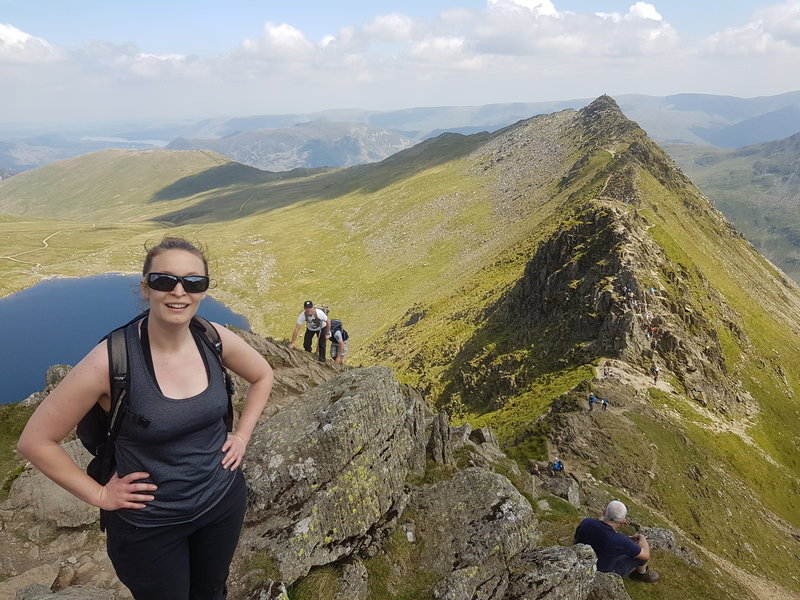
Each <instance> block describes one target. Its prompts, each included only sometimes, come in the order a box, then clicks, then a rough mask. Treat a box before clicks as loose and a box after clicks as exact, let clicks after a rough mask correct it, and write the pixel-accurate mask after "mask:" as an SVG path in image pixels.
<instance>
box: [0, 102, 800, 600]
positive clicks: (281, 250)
mask: <svg viewBox="0 0 800 600" xmlns="http://www.w3.org/2000/svg"><path fill="white" fill-rule="evenodd" d="M148 154H149V153H148ZM204 156H205V158H203V157H202V156H200V157H198V156H196V153H188V154H184V153H169V152H164V153H163V161H162V154H161V153H155V154H153V155H152V156H146V157H143V160H144V159H146V160H147V161H148V162H138V163H137V164H138V170H137V168H134V167H133V166H131V167H130V169H128V168H125V166H124V165H127V164H128V162H127V161H126V160H125V158H124V157H122V156H119V155H116V154H109V155H105V154H101V155H97V156H94V157H93V158H92V160H93V161H94V162H93V163H92V165H93V166H92V169H90V170H89V171H88V175H87V171H82V170H81V169H80V168H79V167H81V166H83V165H82V164H81V163H77V162H76V163H72V164H66V165H63V169H64V172H65V173H67V172H68V173H69V174H70V176H69V177H66V175H64V176H63V177H62V178H61V179H60V180H59V184H58V185H54V184H53V181H54V179H53V173H55V172H54V171H49V172H44V170H40V171H34V172H31V173H29V174H27V175H28V177H29V179H28V180H26V181H23V184H25V186H24V189H23V188H15V187H11V188H10V187H8V186H6V185H3V186H0V212H4V213H8V214H15V215H17V216H14V217H4V218H3V227H4V228H5V230H6V231H8V232H9V233H8V235H7V236H6V237H5V238H4V241H3V246H2V248H0V255H2V256H3V257H4V260H3V261H0V273H2V274H3V275H6V276H5V277H2V278H0V281H2V284H1V285H2V286H3V288H2V290H0V291H2V292H3V293H9V292H11V291H13V290H14V289H18V288H19V287H21V286H22V285H25V284H27V283H32V282H33V281H35V280H36V279H38V278H41V277H45V276H53V275H81V274H87V273H91V272H102V271H107V270H121V271H134V270H138V268H139V260H140V258H141V255H142V246H143V244H144V243H146V242H147V241H154V240H157V239H158V238H159V237H160V236H161V235H163V234H164V233H166V232H169V233H176V234H179V235H185V236H188V237H195V238H198V239H200V240H203V241H205V242H206V243H207V244H208V245H209V248H210V250H211V258H212V270H213V276H214V278H215V279H216V281H217V287H216V288H215V289H214V290H212V291H213V293H214V295H215V296H216V297H218V298H219V299H221V300H223V301H224V302H226V303H227V304H228V305H229V306H231V308H233V309H234V310H237V311H239V312H242V313H243V314H245V315H246V316H247V317H248V318H249V319H250V321H251V323H252V325H253V327H254V329H255V330H256V331H258V332H259V333H262V334H268V335H271V336H274V337H277V338H281V337H283V336H288V335H289V333H290V332H291V329H292V328H293V323H294V318H295V317H296V315H297V314H298V312H299V311H300V310H301V303H302V301H303V300H305V299H306V298H309V297H310V298H313V299H314V300H315V301H317V302H318V303H324V304H329V305H331V307H332V311H333V312H332V315H333V316H335V317H339V318H342V319H343V320H344V321H345V325H346V327H347V329H348V330H349V331H350V333H351V348H352V355H353V356H352V361H351V362H354V363H358V362H361V363H365V364H373V363H375V362H380V363H384V364H389V365H391V366H393V367H394V368H395V369H396V371H397V372H398V373H399V375H400V377H401V378H402V379H403V380H404V381H406V382H408V383H413V384H415V385H417V386H419V387H420V388H421V389H423V390H424V391H425V392H426V394H427V396H428V398H429V400H430V401H431V403H433V404H436V405H438V406H439V407H445V408H447V409H448V410H449V411H450V413H451V414H453V415H454V416H455V417H456V418H457V419H460V420H463V421H466V420H469V421H471V422H473V423H474V424H475V425H491V426H492V427H493V428H494V429H495V431H496V432H497V433H498V435H499V437H500V439H501V440H502V441H503V443H504V445H505V446H506V447H507V451H508V453H509V454H510V455H511V456H513V457H514V458H516V459H518V460H519V461H520V463H521V464H523V465H524V464H525V463H526V461H527V459H529V458H543V457H546V456H548V455H550V456H552V455H553V454H554V453H558V454H559V455H560V456H561V457H562V458H564V459H566V461H567V464H568V468H569V470H570V471H571V472H572V473H573V474H575V476H576V477H579V478H580V479H581V480H582V481H583V482H584V484H585V485H586V486H587V487H589V488H596V489H597V490H598V492H597V493H598V494H600V492H601V491H602V492H604V493H607V494H612V495H614V496H617V497H622V498H623V499H625V500H626V501H627V502H628V503H629V504H630V505H631V507H632V509H633V510H634V511H635V513H636V515H637V519H638V521H639V522H640V523H641V524H644V525H660V526H665V527H668V528H669V529H672V530H673V531H676V532H677V533H678V535H679V537H680V539H681V542H682V543H685V544H689V545H691V546H692V547H693V548H694V549H695V550H696V552H697V553H698V554H699V555H700V558H701V560H702V561H703V563H704V565H706V567H707V568H706V569H703V570H698V572H697V573H695V574H694V575H693V576H696V578H697V586H695V587H694V588H692V589H690V590H687V589H686V587H685V586H684V585H682V584H681V583H680V579H681V573H680V572H672V573H671V574H670V575H669V576H668V577H665V580H664V581H663V582H662V583H661V584H659V592H658V593H659V594H661V596H659V597H663V598H678V597H680V598H683V599H686V598H706V597H709V593H708V590H709V589H712V590H716V593H717V595H716V596H715V597H720V598H742V599H744V598H750V597H752V594H753V593H754V592H753V590H752V588H745V587H741V586H740V587H741V592H740V593H737V592H736V591H731V589H730V588H731V586H730V585H729V582H727V583H725V584H724V585H722V584H719V583H717V582H716V579H718V577H719V576H720V574H722V575H724V574H725V569H726V568H727V567H725V565H729V566H730V568H731V569H735V570H736V572H737V573H738V574H739V575H738V577H740V578H741V579H737V581H739V582H741V581H744V580H745V579H746V580H747V581H756V582H758V581H760V580H761V579H764V580H766V583H765V585H767V584H769V585H777V586H780V588H781V589H783V590H787V591H785V593H784V592H781V593H782V594H784V595H783V596H782V597H792V594H795V597H796V595H797V593H798V592H800V580H798V576H797V570H796V569H795V568H794V565H795V564H796V560H797V558H798V557H799V556H800V536H799V535H798V532H800V517H799V516H798V515H800V493H798V492H800V459H798V456H797V447H798V442H800V439H799V438H798V435H797V431H800V405H798V400H797V398H798V393H800V364H798V361H796V360H795V359H794V357H796V356H797V354H798V350H800V328H798V326H797V323H798V322H800V291H799V290H798V288H797V286H796V285H795V284H794V283H792V282H791V281H790V280H789V279H787V278H786V277H785V276H784V274H783V273H781V272H780V271H778V270H777V269H776V268H775V267H774V266H773V265H772V264H770V263H769V262H768V261H766V260H764V259H763V258H762V257H761V256H760V255H759V254H758V253H756V252H755V251H754V250H753V248H752V247H751V246H750V245H749V244H748V243H747V242H746V241H745V240H744V239H743V238H742V237H741V236H740V235H739V234H738V232H736V230H734V229H733V227H732V226H731V225H730V224H729V223H728V222H727V221H725V219H724V218H723V217H722V216H721V214H720V213H718V212H717V211H716V210H715V209H714V208H713V207H712V206H711V205H710V204H709V203H708V202H707V201H706V200H705V198H704V197H703V196H702V195H701V194H700V193H699V192H698V191H697V190H696V189H695V188H693V187H692V186H691V183H690V182H689V180H688V179H686V177H685V176H684V175H683V174H682V173H681V172H680V171H679V170H678V169H677V168H675V166H674V164H673V163H672V162H671V160H670V159H669V158H668V157H667V156H666V155H665V154H664V153H663V152H662V151H661V150H660V148H658V147H657V146H656V145H655V144H653V143H652V142H651V141H650V140H649V139H648V138H647V136H646V135H645V134H644V132H643V131H642V130H641V129H640V128H639V127H638V126H636V124H635V123H633V122H631V121H629V120H627V119H626V118H625V116H624V115H623V114H622V113H621V112H620V111H619V109H618V108H617V106H616V104H615V103H614V102H613V101H612V100H611V99H609V98H605V97H603V98H601V99H598V100H597V101H595V102H594V103H592V104H591V105H590V106H588V107H587V108H585V109H582V110H581V111H577V112H576V111H572V110H569V111H564V112H561V113H556V114H554V115H546V116H540V117H536V118H534V119H530V120H528V121H524V122H520V123H518V124H517V125H514V126H512V127H509V128H506V129H504V130H501V131H499V132H496V133H493V134H478V135H474V136H460V135H454V134H450V135H444V136H441V137H440V138H437V139H435V140H429V141H427V142H425V143H423V144H420V145H418V146H415V147H414V148H411V149H409V150H407V151H404V152H401V153H399V154H397V155H395V156H392V157H390V158H389V159H386V160H385V161H383V162H381V163H378V164H375V165H365V166H360V167H354V168H350V169H344V170H338V171H318V172H313V173H304V172H297V173H292V174H288V175H287V174H268V173H264V174H260V173H252V172H251V171H242V172H241V173H238V172H237V171H236V170H235V169H237V167H236V166H235V165H232V164H231V163H227V162H224V161H222V162H220V161H219V160H218V157H208V156H207V155H204ZM139 158H140V157H136V158H135V159H134V162H136V161H138V160H139ZM171 160H176V161H179V162H180V161H182V160H185V161H187V162H186V164H185V165H184V166H182V167H180V169H182V170H180V174H181V175H175V173H173V174H171V175H170V169H168V168H166V167H165V169H164V172H163V174H160V175H159V176H158V177H157V178H156V177H151V173H152V172H153V171H154V170H155V172H159V173H160V171H159V170H158V168H156V167H155V166H154V165H159V164H161V163H162V162H163V164H164V165H168V164H169V161H171ZM206 160H208V161H210V162H208V163H206V162H204V161H206ZM106 161H108V162H107V163H106ZM196 161H199V162H196ZM212 163H213V164H212ZM103 164H107V165H109V168H112V169H113V170H112V172H113V173H114V175H113V176H110V175H108V172H107V171H104V167H102V165H103ZM181 164H182V163H181ZM97 165H101V166H100V167H98V166H97ZM143 165H147V167H146V168H144V170H142V168H143V167H142V166H143ZM81 173H83V175H81ZM142 173H144V175H142ZM237 173H238V174H237ZM220 174H224V175H225V176H224V177H221V176H220ZM239 175H243V178H241V179H240V178H239ZM112 179H113V186H112V185H111V183H110V182H111V180H112ZM23 184H15V185H23ZM28 186H30V189H32V190H35V191H33V192H31V191H27V190H28ZM112 188H113V189H112ZM57 189H58V190H60V193H57V192H56V190H57ZM37 190H38V191H37ZM115 190H116V191H115ZM118 190H128V192H127V193H126V195H125V199H126V204H125V208H122V207H119V208H117V210H113V209H112V207H110V206H108V202H109V196H108V194H109V193H111V192H112V191H113V192H114V193H117V191H118ZM39 192H41V194H42V195H41V197H40V198H38V199H37V201H36V202H33V198H34V196H35V195H36V194H37V193H39ZM45 192H47V193H45ZM82 196H85V202H81V203H80V205H79V204H78V203H77V200H76V199H77V198H80V197H82ZM61 198H71V199H72V201H71V202H70V203H69V206H65V205H64V203H63V202H62V200H61ZM19 215H23V217H22V218H21V217H20V216H19ZM33 216H37V217H38V220H37V219H34V218H32V217H33ZM56 217H58V218H59V219H61V218H63V219H64V220H57V221H56V220H53V219H54V218H56ZM46 219H47V220H46ZM148 219H149V220H148ZM654 342H657V343H654ZM606 364H610V365H612V367H611V368H612V371H613V373H614V375H613V376H612V377H609V378H606V379H602V378H598V377H597V376H596V371H597V369H598V367H602V366H604V365H606ZM653 364H658V365H660V366H661V368H662V379H661V380H660V381H658V382H653V380H652V378H651V377H650V376H649V369H650V367H651V366H652V365H653ZM590 389H594V390H596V391H597V392H598V393H601V394H603V395H606V396H608V397H609V399H610V400H611V407H612V408H611V410H610V411H609V412H607V413H602V414H600V413H592V414H589V413H587V412H586V411H585V409H584V403H585V396H586V393H588V391H589V390H590ZM580 516H581V515H579V514H575V515H572V516H570V517H569V518H567V519H566V521H565V522H566V523H567V525H568V527H571V526H572V525H574V521H575V520H577V519H579V517H580ZM570 519H572V521H570ZM753 521H757V523H755V524H754V523H753ZM663 560H664V561H665V564H669V562H668V560H669V559H667V558H664V559H663ZM672 568H673V569H675V571H678V570H679V568H680V567H678V566H673V567H672ZM756 587H758V586H756ZM733 589H734V590H736V586H733ZM631 594H632V595H634V596H635V597H640V596H636V590H635V589H632V590H631Z"/></svg>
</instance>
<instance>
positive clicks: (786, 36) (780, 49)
mask: <svg viewBox="0 0 800 600" xmlns="http://www.w3.org/2000/svg"><path fill="white" fill-rule="evenodd" d="M706 49H707V50H709V51H713V52H718V53H721V54H731V55H742V54H750V53H753V52H755V53H759V54H768V53H776V54H786V53H790V54H796V53H797V52H798V51H800V0H790V1H788V2H784V3H783V4H776V5H774V6H770V7H767V8H762V9H760V10H757V11H756V12H755V13H753V17H752V19H751V20H750V21H749V22H748V23H746V24H744V25H743V26H741V27H731V28H729V29H726V30H725V31H722V32H720V33H717V34H715V35H712V36H710V37H709V38H708V40H707V42H706Z"/></svg>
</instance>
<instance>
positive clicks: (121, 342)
mask: <svg viewBox="0 0 800 600" xmlns="http://www.w3.org/2000/svg"><path fill="white" fill-rule="evenodd" d="M135 322H136V319H134V320H133V321H131V323H135ZM129 325H130V323H129ZM126 328H127V325H126V326H123V327H120V328H118V329H115V330H114V331H112V332H111V333H109V334H108V335H107V336H106V348H107V350H108V380H109V383H110V386H111V390H110V391H111V410H109V412H108V427H107V429H106V441H105V445H104V449H103V457H102V463H101V477H102V481H108V480H109V479H110V477H111V469H112V462H113V460H114V450H113V446H114V440H115V439H116V438H117V434H118V433H119V428H120V425H121V424H122V416H123V415H124V414H125V407H126V406H127V403H128V388H129V387H130V377H129V374H128V345H127V342H126V340H125V330H126Z"/></svg>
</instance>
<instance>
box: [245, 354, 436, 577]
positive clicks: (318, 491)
mask: <svg viewBox="0 0 800 600" xmlns="http://www.w3.org/2000/svg"><path fill="white" fill-rule="evenodd" d="M430 419H431V415H430V414H429V413H428V411H427V409H426V406H425V404H424V402H423V401H422V398H421V397H420V396H419V394H417V393H416V392H413V391H412V390H411V389H408V388H403V387H401V386H400V385H399V384H398V383H397V381H396V380H395V379H394V377H393V376H392V375H391V372H390V371H389V370H388V369H385V368H380V367H374V368H369V369H359V370H354V371H349V372H347V373H344V374H342V375H340V376H339V377H337V378H335V379H333V380H332V381H330V382H328V383H326V384H324V385H321V386H319V387H318V388H316V389H313V390H311V391H310V392H308V393H306V394H305V395H304V396H303V398H302V399H301V400H300V401H298V402H296V403H294V404H292V405H291V406H288V407H287V408H286V409H284V410H282V411H280V412H279V413H277V414H276V415H275V416H274V417H272V418H271V419H268V420H266V421H265V422H262V423H261V424H260V425H259V427H258V428H257V429H256V431H255V432H254V434H253V437H252V439H251V442H250V447H249V449H248V459H247V462H246V466H245V474H246V476H247V479H248V483H249V486H250V495H249V510H248V514H247V518H246V521H247V525H248V531H249V532H248V533H246V534H245V540H246V543H247V544H248V545H249V546H250V548H251V550H253V551H257V552H262V551H263V552H265V553H266V554H267V555H268V556H270V557H271V558H272V559H273V560H274V563H275V565H276V568H277V571H278V573H279V576H280V578H281V579H283V580H289V581H292V580H295V579H297V578H298V577H301V576H303V575H305V574H306V573H307V572H308V571H309V569H310V568H311V567H313V566H315V565H323V564H327V563H330V562H333V561H335V560H336V559H338V558H340V557H343V556H348V555H351V554H353V553H355V552H357V551H360V550H364V549H366V548H367V547H368V546H369V545H370V544H372V543H373V542H375V541H377V538H379V532H380V530H381V529H382V528H383V527H384V526H386V525H387V524H388V523H390V522H391V521H392V520H393V519H395V518H396V517H397V515H398V514H400V513H401V512H402V510H403V507H404V506H405V504H406V503H407V502H408V489H407V486H406V478H407V476H408V475H409V474H410V473H413V472H421V471H422V470H423V468H424V457H425V446H426V441H427V439H426V431H425V427H426V424H427V422H429V421H430Z"/></svg>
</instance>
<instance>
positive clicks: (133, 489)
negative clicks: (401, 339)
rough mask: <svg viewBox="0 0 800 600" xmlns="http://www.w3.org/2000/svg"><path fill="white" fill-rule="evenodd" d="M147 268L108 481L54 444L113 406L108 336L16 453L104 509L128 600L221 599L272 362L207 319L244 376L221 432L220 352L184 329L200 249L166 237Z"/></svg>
mask: <svg viewBox="0 0 800 600" xmlns="http://www.w3.org/2000/svg"><path fill="white" fill-rule="evenodd" d="M143 275H144V278H143V280H142V284H141V289H142V295H143V296H144V298H145V300H147V301H148V303H149V306H150V311H149V315H148V316H147V318H145V319H144V320H142V321H137V322H135V323H133V324H131V325H129V326H128V327H126V329H125V336H126V342H127V343H126V347H127V356H128V362H129V369H128V374H129V377H130V382H129V384H128V386H129V388H128V389H129V393H128V394H127V406H126V411H125V415H124V417H123V418H122V421H121V425H120V429H119V433H118V435H117V436H116V438H115V439H114V458H115V460H116V467H115V469H114V472H113V473H112V474H111V476H110V479H109V480H108V482H107V483H105V485H101V484H100V483H98V482H97V481H95V479H93V478H91V477H90V476H89V475H87V474H86V473H85V472H84V471H83V470H82V469H81V468H80V467H78V465H77V464H75V463H74V462H73V461H72V459H71V458H70V457H69V455H68V454H67V453H66V452H65V451H64V449H63V448H62V447H61V446H60V445H59V442H61V440H63V439H64V438H65V437H66V436H67V434H69V432H70V431H71V430H72V429H74V428H75V426H76V424H77V423H78V422H79V421H81V419H82V418H83V417H84V415H86V414H87V413H88V412H89V411H90V410H91V409H92V408H93V406H94V405H95V404H96V403H99V404H100V405H101V406H102V407H103V408H104V410H106V411H108V410H109V407H110V395H111V387H112V386H111V382H110V381H109V380H110V376H109V353H108V351H107V348H106V344H105V343H101V344H99V345H98V346H96V347H95V348H94V349H93V350H92V351H91V352H90V353H89V354H88V355H87V356H86V357H85V358H84V359H83V360H81V361H80V362H79V363H78V364H77V365H76V366H75V368H74V369H72V371H70V373H69V374H68V375H67V376H66V377H65V378H64V380H63V381H62V382H61V384H59V385H58V387H56V388H55V389H54V390H53V391H52V392H51V393H50V394H49V395H48V397H47V398H46V399H45V400H44V401H43V402H42V404H41V405H40V406H39V408H38V409H37V410H36V412H35V413H34V414H33V416H32V417H31V419H30V420H29V422H28V424H27V425H26V427H25V430H24V431H23V432H22V435H21V436H20V439H19V443H18V449H19V451H20V452H21V453H22V454H23V455H25V456H26V457H27V458H28V460H30V461H31V462H32V463H33V464H34V465H35V466H36V467H37V468H38V469H39V470H41V471H42V472H43V473H44V474H45V475H46V476H47V477H49V478H50V479H52V480H53V481H54V482H56V483H57V484H58V485H60V486H61V487H63V488H65V489H66V490H67V491H69V492H71V493H72V494H74V495H75V496H76V497H78V498H80V499H81V500H83V501H84V502H87V503H89V504H92V505H94V506H97V507H99V508H100V509H101V510H102V511H103V516H104V517H105V519H104V521H105V526H106V530H107V547H108V554H109V557H110V558H111V562H112V563H113V565H114V568H115V570H116V572H117V576H118V577H119V579H120V580H121V581H122V583H124V584H125V585H126V586H128V588H129V589H130V590H131V592H132V594H133V596H134V598H136V599H137V600H176V599H177V600H189V599H190V598H191V599H192V600H195V599H198V600H199V599H204V600H205V599H207V600H219V599H222V598H225V597H226V594H227V590H226V580H227V577H228V571H229V569H230V563H231V560H232V558H233V553H234V550H235V549H236V545H237V543H238V539H239V533H240V531H241V526H242V522H243V518H244V511H245V506H246V486H245V482H244V478H243V475H242V472H241V470H240V469H239V466H240V465H241V462H242V458H243V456H244V453H245V451H246V449H247V444H248V442H249V440H250V436H251V434H252V433H253V428H254V427H255V425H256V422H257V421H258V418H259V416H260V415H261V413H262V411H263V409H264V407H265V405H266V403H267V401H268V399H269V395H270V391H271V390H272V383H273V373H272V368H271V367H270V366H269V364H268V363H267V362H266V360H264V358H263V357H262V356H261V355H260V354H259V353H258V352H257V351H255V350H254V349H253V348H251V347H250V346H249V345H248V344H247V343H246V342H244V340H242V339H241V338H240V337H239V336H237V335H236V334H234V333H233V332H231V331H229V330H228V329H226V328H225V327H222V326H221V325H217V324H212V326H213V327H214V329H216V330H217V331H218V333H219V338H220V340H221V342H222V349H221V358H222V363H223V364H224V366H226V367H228V368H230V369H231V370H232V371H234V372H235V373H237V374H238V375H239V376H240V377H242V378H243V379H245V380H246V381H248V382H249V383H250V387H249V389H248V391H247V394H246V398H245V406H244V408H243V410H242V413H241V416H240V418H239V420H238V422H237V426H236V430H235V431H232V432H231V433H228V431H227V428H226V425H225V422H224V421H225V419H226V417H227V413H228V393H227V391H226V387H225V378H224V374H223V371H222V369H220V368H219V361H218V356H216V355H215V354H214V350H213V349H211V348H209V347H207V346H206V345H205V344H203V343H201V342H199V341H198V339H197V338H196V337H195V334H194V333H195V332H194V331H193V330H192V329H190V323H191V321H192V317H193V316H194V315H195V313H196V312H197V309H198V306H199V305H200V302H201V301H202V300H203V298H205V296H206V290H207V289H208V284H209V278H208V262H207V260H206V257H205V255H204V253H203V252H202V251H201V250H199V249H198V248H197V247H195V246H194V245H192V244H191V243H189V242H187V241H186V240H183V239H180V238H164V239H163V240H162V241H161V243H160V244H159V245H157V246H155V247H153V248H151V249H150V250H149V251H148V253H147V256H146V258H145V261H144V268H143ZM96 301H97V302H103V301H104V299H103V298H97V299H96ZM215 367H216V368H215Z"/></svg>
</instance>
